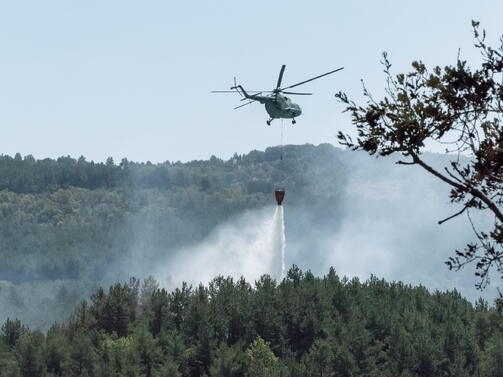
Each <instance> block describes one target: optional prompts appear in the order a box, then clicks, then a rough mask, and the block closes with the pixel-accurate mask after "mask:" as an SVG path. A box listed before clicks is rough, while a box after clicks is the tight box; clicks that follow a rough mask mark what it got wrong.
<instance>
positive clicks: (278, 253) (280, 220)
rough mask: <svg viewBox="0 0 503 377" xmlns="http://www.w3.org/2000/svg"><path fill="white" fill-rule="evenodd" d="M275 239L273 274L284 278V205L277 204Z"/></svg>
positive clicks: (274, 221)
mask: <svg viewBox="0 0 503 377" xmlns="http://www.w3.org/2000/svg"><path fill="white" fill-rule="evenodd" d="M273 228H274V231H273V240H274V245H275V248H274V249H275V250H274V251H275V258H274V262H273V266H274V270H275V271H274V272H275V273H273V276H274V277H275V278H276V279H278V280H282V279H283V278H284V277H285V249H286V237H285V219H284V212H283V206H277V207H276V212H275V213H274V220H273Z"/></svg>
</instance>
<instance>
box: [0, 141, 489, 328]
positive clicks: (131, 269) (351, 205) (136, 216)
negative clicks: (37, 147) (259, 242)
mask: <svg viewBox="0 0 503 377" xmlns="http://www.w3.org/2000/svg"><path fill="white" fill-rule="evenodd" d="M281 157H283V158H281ZM428 158H429V160H430V161H433V162H432V163H434V162H435V160H439V161H440V162H443V160H445V158H444V157H443V156H441V155H429V156H428ZM421 177H422V176H420V175H415V173H414V172H413V170H412V169H403V170H401V169H399V168H398V169H397V168H396V166H395V165H394V164H393V161H389V160H385V159H372V158H369V157H368V156H365V155H363V154H358V153H352V152H348V151H344V150H341V149H338V148H335V147H333V146H331V145H328V144H323V145H319V146H313V145H302V146H293V145H289V146H285V148H284V150H283V155H282V154H281V149H280V148H279V147H272V148H268V149H266V150H265V151H252V152H250V153H248V154H245V155H234V156H233V157H232V158H230V159H229V160H225V161H224V160H222V159H219V158H216V157H212V158H210V159H209V160H207V161H190V162H185V163H181V162H164V163H156V164H153V163H149V162H147V163H136V162H130V161H127V160H125V159H124V160H122V161H121V162H120V163H115V162H114V161H113V160H112V159H108V161H106V162H105V163H94V162H89V161H86V159H85V158H83V157H81V158H79V159H74V158H71V157H62V158H58V159H56V160H53V159H43V160H36V159H35V158H33V157H32V156H24V157H22V156H21V155H19V154H18V155H16V156H14V157H9V156H0V261H1V262H0V323H1V322H3V321H4V320H5V319H6V318H20V319H21V320H22V321H23V323H24V324H26V325H28V326H30V327H31V328H38V329H41V330H43V331H45V330H47V329H48V328H50V326H51V325H52V324H53V323H54V321H60V322H61V321H64V320H65V319H66V318H68V316H69V314H70V313H71V312H72V310H73V308H74V307H75V305H77V303H78V302H79V301H81V300H83V299H85V298H87V297H89V296H90V295H91V294H92V293H93V292H94V291H95V290H96V289H98V287H99V286H108V285H110V284H114V283H115V282H117V281H127V279H129V277H131V276H138V277H140V278H145V277H147V276H149V275H152V274H153V273H154V272H153V271H155V270H156V267H158V266H159V265H161V264H162V265H163V266H165V271H167V272H166V275H162V274H157V275H156V276H155V277H156V279H158V280H159V281H162V282H163V284H165V282H166V279H167V278H168V276H167V274H169V269H170V268H172V269H176V268H179V266H177V265H176V264H173V263H172V260H173V258H176V257H177V256H178V255H179V254H180V253H183V252H187V253H189V252H190V250H191V249H190V246H193V245H198V244H199V243H200V242H204V240H206V239H207V237H208V236H209V235H211V233H212V232H213V231H214V229H215V228H216V227H217V226H218V225H219V224H222V223H225V222H233V221H234V220H235V219H236V217H239V216H241V215H242V214H243V213H245V212H246V211H254V210H260V209H261V208H265V209H268V208H271V209H272V208H273V207H274V206H275V201H274V196H273V189H274V187H275V186H277V185H281V186H284V187H286V189H287V194H286V200H285V211H286V212H285V213H286V215H285V225H286V237H287V254H286V263H287V266H289V265H292V264H293V263H295V264H298V265H301V266H302V268H304V269H310V270H311V271H313V273H314V274H315V275H320V274H324V273H325V272H326V271H327V270H328V268H329V267H330V266H332V265H333V266H335V268H337V269H338V270H339V271H342V274H343V275H344V274H349V276H354V275H359V276H361V277H362V279H365V278H367V277H368V276H369V275H370V273H373V272H374V270H373V269H371V270H368V269H362V270H356V271H357V272H358V271H361V272H360V273H358V274H357V273H356V272H354V271H355V270H351V269H349V270H348V266H349V267H351V266H354V267H355V268H359V267H361V266H376V265H378V266H380V265H383V266H384V267H386V266H392V267H393V268H395V270H400V271H404V274H401V275H398V276H397V275H396V274H395V275H394V276H392V277H391V280H404V281H407V282H409V283H410V282H415V283H416V284H417V283H418V282H423V281H424V283H426V284H427V285H428V286H429V287H433V288H438V289H445V287H454V286H456V287H459V288H460V289H463V292H464V294H465V292H467V290H468V289H469V288H470V287H473V283H471V281H470V278H471V277H472V272H471V271H468V270H467V271H466V272H465V274H464V275H463V274H461V273H460V274H453V275H448V274H447V272H446V270H445V267H444V265H443V262H444V261H445V260H446V259H447V255H448V253H450V252H452V250H453V246H455V244H453V243H452V241H451V240H457V239H459V241H460V245H463V243H462V242H464V239H462V238H463V236H465V238H466V237H471V233H470V230H469V229H466V228H460V227H456V226H453V224H447V225H444V226H442V233H440V234H441V236H435V235H436V234H437V233H432V230H431V229H430V228H428V227H429V226H432V227H434V226H436V225H435V220H438V217H432V216H435V215H431V213H434V212H435V211H436V209H437V208H440V207H441V206H442V205H443V204H444V203H445V202H446V201H447V200H446V196H445V195H446V194H447V192H446V191H442V188H443V187H442V186H441V184H437V183H436V182H432V181H423V180H422V179H421ZM388 188H389V189H388ZM389 190H393V193H394V194H393V198H392V200H391V201H390V200H388V199H385V198H386V196H387V193H388V191H389ZM414 195H420V197H417V196H416V197H415V196H414ZM414 203H419V206H415V207H414V206H413V204H414ZM418 208H419V210H418ZM449 210H450V209H449ZM430 212H431V213H430ZM414 216H416V218H414ZM438 216H439V217H441V216H444V215H443V214H442V215H438ZM405 219H406V220H407V222H408V224H403V222H404V220H405ZM397 222H398V223H400V232H394V231H393V234H392V240H388V239H386V238H385V236H386V233H388V234H390V233H389V232H390V227H392V229H394V226H395V225H390V224H396V223H397ZM402 224H403V225H408V230H407V226H403V225H402ZM454 225H455V224H454ZM449 227H451V228H449ZM356 235H360V236H359V238H360V239H361V240H366V239H367V240H368V245H370V246H366V245H362V244H361V243H355V236H356ZM432 235H433V236H432ZM334 237H335V239H336V241H338V242H339V241H341V240H345V241H344V242H343V243H342V244H338V245H336V246H334V243H333V238H334ZM435 237H437V238H435ZM380 240H383V241H382V242H380ZM391 242H392V245H393V247H394V250H390V249H389V247H388V246H387V245H390V244H391ZM382 244H384V246H383V245H382ZM365 247H367V249H366V250H365ZM369 247H370V249H369ZM187 248H188V249H187ZM187 250H189V251H187ZM442 252H443V253H444V254H443V255H445V256H442ZM390 253H394V254H391V256H389V255H390ZM334 255H335V256H339V257H340V258H344V256H347V260H340V259H335V260H334V259H331V258H333V256H334ZM187 257H188V258H189V260H190V257H191V255H188V256H187ZM193 258H195V256H194V257H193ZM406 261H410V262H407V263H409V265H413V268H411V267H410V266H408V265H407V264H406V263H405V262H406ZM217 262H218V261H217ZM342 262H344V263H342ZM395 266H396V267H395ZM210 267H211V266H208V268H210ZM343 267H344V268H343ZM389 268H390V269H391V267H389ZM348 271H349V272H348ZM219 273H222V274H225V273H226V272H225V271H224V270H222V271H219V272H217V273H214V274H212V275H211V277H213V276H216V275H217V274H219ZM387 276H389V275H387ZM418 276H419V277H418ZM190 277H191V278H192V281H194V282H198V281H200V280H198V276H197V275H196V276H190ZM238 277H239V276H235V278H238ZM424 277H426V278H424ZM188 278H189V276H187V279H188ZM184 279H186V278H185V277H184ZM452 279H457V282H458V283H457V282H456V281H454V282H453V281H452ZM205 281H207V280H205ZM179 283H180V281H175V282H173V284H171V285H169V284H168V285H165V286H166V287H169V288H174V287H176V286H177V284H179ZM479 294H481V293H479V292H474V293H473V294H472V295H471V297H470V299H471V300H472V302H473V301H474V300H476V298H477V297H479ZM486 297H488V296H486ZM490 297H491V296H489V297H488V300H489V301H490V302H492V300H491V299H490Z"/></svg>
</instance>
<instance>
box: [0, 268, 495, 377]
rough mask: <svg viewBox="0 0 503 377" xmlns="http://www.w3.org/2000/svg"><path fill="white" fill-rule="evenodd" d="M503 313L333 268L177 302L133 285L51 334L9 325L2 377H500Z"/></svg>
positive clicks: (192, 291) (206, 289) (207, 291)
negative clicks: (348, 275)
mask: <svg viewBox="0 0 503 377" xmlns="http://www.w3.org/2000/svg"><path fill="white" fill-rule="evenodd" d="M502 309H503V308H501V307H499V306H498V307H489V306H488V304H487V302H485V301H484V300H482V299H481V300H479V301H477V303H476V304H475V305H472V304H471V303H470V302H468V301H467V300H466V299H463V298H462V297H461V295H460V294H459V293H458V292H457V291H455V290H454V291H448V292H438V291H437V292H434V293H430V292H429V291H428V290H427V289H425V288H424V287H421V286H418V287H411V286H409V285H404V284H402V283H388V282H386V281H384V280H380V279H378V278H376V277H370V278H369V279H368V280H367V281H365V282H361V281H359V280H358V279H356V278H355V279H351V280H349V279H346V278H340V277H339V276H338V275H337V273H336V272H335V270H334V269H330V271H329V272H328V274H326V275H325V276H324V277H321V278H318V277H315V276H314V275H313V274H312V273H311V272H310V271H307V272H303V271H301V270H300V269H299V268H298V267H296V266H293V267H292V268H291V269H290V270H289V271H288V274H287V276H286V277H285V279H283V281H281V282H276V281H275V280H273V279H271V278H270V277H269V276H267V275H264V276H262V277H261V278H260V279H259V280H258V281H256V282H255V284H254V285H251V284H250V283H249V282H246V281H245V280H244V279H239V280H233V279H232V278H225V277H222V276H219V277H216V278H215V279H214V280H212V281H211V282H210V283H209V285H207V286H203V285H199V286H197V287H192V286H187V285H185V284H184V285H182V286H181V287H179V288H177V289H175V290H173V291H170V292H167V291H166V290H165V289H163V288H160V287H159V285H158V283H157V282H156V281H155V280H154V279H153V278H149V279H146V280H144V281H143V282H140V281H139V280H136V279H131V280H130V281H129V282H128V283H126V284H119V283H117V284H114V285H112V286H110V288H109V289H103V288H99V289H98V290H96V292H95V293H94V294H93V295H92V296H91V297H90V299H89V300H88V301H83V302H81V304H79V305H78V306H77V307H76V308H75V310H74V312H73V314H72V315H71V317H70V318H69V319H68V320H67V321H65V322H64V323H55V324H53V325H52V326H51V327H50V328H49V329H48V331H47V332H46V333H42V332H40V331H39V330H30V329H29V328H28V327H26V326H24V325H23V323H21V322H20V321H19V320H11V319H8V320H7V321H6V322H5V323H4V324H3V326H2V328H1V331H0V376H12V377H15V376H23V377H32V376H33V377H36V376H103V377H105V376H107V377H108V376H145V377H151V376H179V377H182V376H184V377H188V376H194V377H195V376H210V377H230V376H250V377H271V376H292V377H295V376H299V377H301V376H316V377H324V376H425V377H426V376H456V377H462V376H484V377H488V376H501V372H502V370H501V365H503V310H502Z"/></svg>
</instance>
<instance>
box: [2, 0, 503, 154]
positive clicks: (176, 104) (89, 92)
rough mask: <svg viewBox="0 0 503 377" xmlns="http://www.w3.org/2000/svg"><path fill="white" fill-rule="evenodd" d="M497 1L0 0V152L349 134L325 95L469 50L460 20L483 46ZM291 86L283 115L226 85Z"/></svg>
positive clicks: (232, 147)
mask: <svg viewBox="0 0 503 377" xmlns="http://www.w3.org/2000/svg"><path fill="white" fill-rule="evenodd" d="M501 14H503V2H501V1H484V0H480V1H477V2H475V1H466V0H457V1H453V0H446V1H432V0H424V1H421V2H412V1H384V0H383V1H371V0H365V1H363V0H360V1H346V2H342V1H333V0H332V1H312V2H307V1H294V0H289V1H282V0H278V1H262V0H257V1H251V2H242V1H235V0H233V1H232V0H223V1H217V2H210V1H183V2H182V1H156V0H152V1H143V2H138V1H129V0H120V1H118V0H108V1H103V0H101V1H94V0H87V1H72V2H70V1H53V0H47V1H43V2H42V1H24V0H20V1H5V0H0V124H1V127H2V131H3V132H2V137H1V138H0V153H2V154H10V155H13V154H15V153H16V152H20V153H21V154H22V155H27V154H32V155H34V156H35V157H36V158H45V157H51V158H54V157H58V156H61V155H71V156H74V157H78V156H80V155H83V156H85V157H86V158H87V159H88V160H95V161H104V160H105V159H106V158H107V157H108V156H111V157H113V158H114V159H115V160H116V161H119V160H120V159H121V158H123V157H126V158H128V159H129V160H133V161H147V160H149V161H152V162H162V161H166V160H169V161H177V160H180V161H188V160H193V159H207V158H209V157H210V156H211V155H216V156H217V157H221V158H224V159H227V158H230V157H231V156H232V155H233V154H234V153H236V152H237V153H239V154H241V153H247V152H249V151H250V150H254V149H259V150H262V149H264V148H266V147H268V146H271V145H278V144H279V143H280V142H281V129H282V127H283V131H284V143H288V144H304V143H313V144H319V143H325V142H328V143H332V144H336V143H337V140H336V136H335V135H336V134H337V132H338V131H339V130H343V131H346V132H353V131H352V126H351V123H350V118H349V115H348V114H344V113H342V110H343V106H342V104H340V103H338V102H337V101H336V100H335V98H334V93H336V92H338V91H340V90H342V91H344V92H346V93H348V94H349V95H350V97H352V98H355V99H358V100H360V99H361V83H360V79H364V80H365V82H366V84H367V86H368V88H369V89H370V90H371V91H372V92H374V93H376V95H380V94H382V91H383V86H384V75H383V73H382V66H381V65H380V63H379V61H380V59H381V53H382V52H383V51H387V52H388V53H389V56H390V59H391V61H392V63H393V70H394V72H396V73H399V72H404V71H407V70H408V69H409V67H410V62H412V61H413V60H422V61H424V62H425V63H426V64H427V66H430V67H431V66H433V65H445V64H451V63H454V62H455V60H456V57H457V54H458V50H459V49H461V50H460V51H461V52H460V53H461V57H462V58H466V59H467V60H469V61H471V62H477V61H478V55H477V53H476V51H475V50H474V48H473V43H472V42H473V39H472V32H471V24H470V21H471V20H472V19H475V20H478V21H480V22H481V25H482V27H483V28H485V29H486V30H487V33H488V40H489V41H490V42H491V43H493V44H496V42H497V41H498V38H499V36H500V35H501V34H502V33H503V27H502V26H501ZM282 64H286V71H285V75H284V78H283V83H284V84H285V85H291V84H294V83H296V82H299V81H302V80H305V79H307V78H310V77H312V76H316V75H318V74H321V73H324V72H326V71H329V70H332V69H335V68H338V67H344V70H343V71H341V72H338V73H336V74H334V75H330V76H328V77H324V78H322V79H320V80H316V81H313V82H311V83H309V84H306V85H304V86H301V87H298V88H296V89H299V90H302V91H309V92H311V91H312V92H313V93H314V95H313V96H303V97H300V96H299V97H295V98H294V101H295V102H297V103H299V105H300V106H301V107H302V109H303V114H302V116H301V117H300V118H299V119H298V121H297V124H296V125H295V126H292V125H291V124H290V122H289V121H286V120H285V122H284V124H283V126H282V123H281V121H279V120H276V121H274V122H273V125H272V126H271V127H267V126H266V124H265V121H266V120H267V119H268V115H267V113H266V112H265V109H264V108H263V105H260V104H252V105H250V106H246V107H244V108H242V109H238V110H233V107H235V106H237V105H239V104H240V102H239V97H238V96H237V95H234V94H211V93H210V91H211V90H218V89H224V90H225V89H228V88H229V86H230V85H231V84H232V78H233V76H236V77H237V78H238V81H239V83H241V84H242V85H243V86H244V87H245V88H247V89H250V90H254V89H258V90H270V89H272V88H273V87H274V86H275V83H276V81H277V76H278V72H279V69H280V67H281V65H282Z"/></svg>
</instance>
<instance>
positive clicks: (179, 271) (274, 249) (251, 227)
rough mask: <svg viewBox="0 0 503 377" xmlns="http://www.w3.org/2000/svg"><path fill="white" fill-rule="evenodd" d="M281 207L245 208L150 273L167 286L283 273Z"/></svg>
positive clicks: (276, 277)
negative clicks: (183, 282)
mask: <svg viewBox="0 0 503 377" xmlns="http://www.w3.org/2000/svg"><path fill="white" fill-rule="evenodd" d="M284 227H285V226H284V220H283V207H282V206H276V209H275V211H274V214H273V215H272V216H271V208H270V207H267V208H263V209H261V210H255V211H247V212H245V213H244V214H242V215H240V216H237V217H235V218H233V219H232V220H230V221H228V222H226V223H223V224H221V225H219V226H218V227H216V228H215V230H214V231H213V232H212V233H211V234H210V235H209V236H208V237H207V238H206V239H205V240H203V241H202V242H200V243H198V244H196V245H194V246H192V247H189V248H185V249H182V250H179V251H178V252H177V253H176V256H175V257H174V258H170V259H169V260H167V261H165V262H160V263H159V264H160V266H159V268H158V269H157V271H154V276H155V277H156V278H157V279H158V280H159V281H160V282H161V283H165V284H164V285H166V286H167V287H169V288H172V287H173V286H178V285H179V284H180V283H181V282H182V281H185V282H188V283H190V284H198V283H208V282H209V281H210V280H211V279H213V278H214V277H216V276H218V275H223V276H232V277H233V278H235V279H238V278H240V277H244V278H245V279H246V280H247V281H249V282H253V281H254V280H257V279H258V278H259V277H260V276H261V275H263V274H269V275H271V277H273V278H275V279H277V280H281V279H282V278H283V276H284V270H285V266H284V258H285V229H284Z"/></svg>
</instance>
